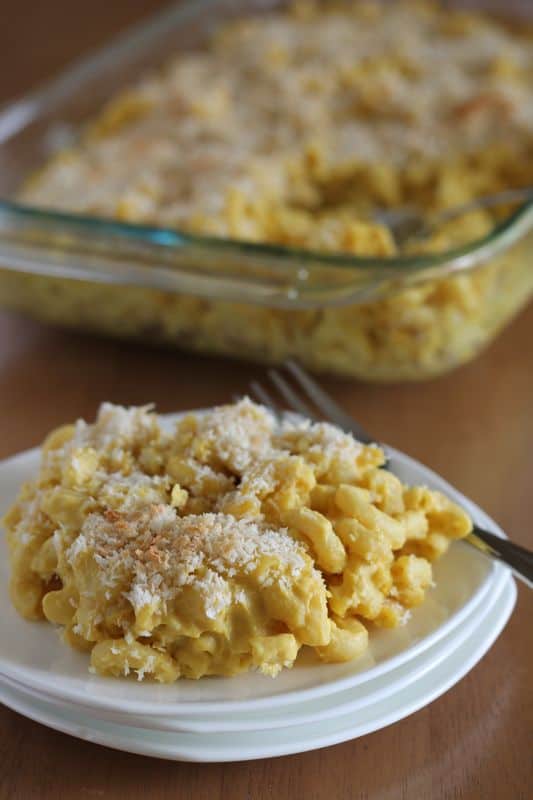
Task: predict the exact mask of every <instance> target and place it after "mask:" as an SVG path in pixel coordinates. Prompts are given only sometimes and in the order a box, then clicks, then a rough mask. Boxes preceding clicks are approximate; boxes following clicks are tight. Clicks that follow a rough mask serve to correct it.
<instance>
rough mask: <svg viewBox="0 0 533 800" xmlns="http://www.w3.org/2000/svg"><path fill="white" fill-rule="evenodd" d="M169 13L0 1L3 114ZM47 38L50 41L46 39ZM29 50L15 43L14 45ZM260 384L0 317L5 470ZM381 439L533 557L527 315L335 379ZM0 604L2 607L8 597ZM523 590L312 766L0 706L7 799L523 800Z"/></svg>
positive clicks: (530, 704) (123, 3)
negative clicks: (131, 749)
mask: <svg viewBox="0 0 533 800" xmlns="http://www.w3.org/2000/svg"><path fill="white" fill-rule="evenodd" d="M162 5H164V3H162V2H160V1H158V0H114V2H113V3H109V2H104V1H103V0H93V2H91V3H84V4H77V3H76V4H70V3H68V2H67V0H55V2H52V3H46V4H44V3H43V4H36V3H33V2H31V0H17V2H15V0H3V3H2V11H1V15H2V26H0V102H1V101H2V100H3V99H7V98H8V97H9V96H13V95H15V94H17V93H18V92H20V91H23V90H27V89H28V88H30V86H32V85H33V84H34V83H35V82H39V81H41V80H42V79H43V78H44V77H46V76H47V75H48V74H50V73H53V72H55V71H57V70H58V69H60V68H61V67H62V66H63V64H64V63H66V62H67V61H68V60H70V59H71V58H72V57H73V56H75V55H79V54H80V53H81V52H82V51H85V50H87V49H89V48H91V47H94V46H95V45H96V44H98V42H100V41H102V40H104V39H105V38H106V37H108V36H110V35H112V34H113V33H114V32H116V31H117V30H119V29H120V28H121V27H122V26H123V25H124V24H125V23H126V22H128V21H133V20H135V19H140V18H141V17H142V16H143V15H144V14H146V13H150V12H151V11H153V10H154V9H156V8H157V7H159V6H162ZM43 30H46V31H48V32H53V35H49V36H44V37H43ZM21 42H24V46H22V45H21ZM260 372H261V370H260V369H259V368H258V367H254V366H252V365H248V364H241V363H237V362H231V361H221V360H214V359H209V358H197V357H193V356H190V355H186V354H182V353H176V352H169V351H159V350H155V349H151V348H148V347H138V346H136V345H134V344H127V343H126V344H125V343H117V342H113V341H110V340H106V339H96V338H90V337H88V336H83V335H77V334H72V333H66V332H62V331H59V330H54V329H51V328H47V327H44V326H41V325H39V324H37V323H33V322H29V321H25V320H20V319H17V318H15V317H11V316H9V315H7V314H0V419H2V425H1V436H0V458H1V457H5V456H7V455H10V454H12V453H14V452H16V451H18V450H22V449H24V448H27V447H31V446H33V445H35V444H38V443H39V442H40V441H41V440H42V438H43V437H44V435H45V434H46V433H47V431H48V430H50V428H52V427H53V426H55V425H58V424H60V423H62V422H64V421H66V420H69V419H74V418H76V417H78V416H85V417H88V418H91V417H92V416H94V413H95V410H96V408H97V406H98V404H99V403H100V402H101V401H102V400H112V401H114V402H117V403H126V404H137V403H146V402H150V401H154V402H155V403H156V404H157V406H158V409H159V410H160V411H163V412H164V411H173V410H179V409H184V408H190V407H193V406H206V405H211V404H213V403H217V402H221V401H225V400H227V399H228V398H230V397H231V395H232V394H233V393H234V392H240V391H243V390H245V388H246V386H247V383H248V381H249V380H250V379H251V378H252V377H256V376H258V375H260ZM325 384H326V386H327V388H328V389H330V390H331V391H332V392H333V393H334V395H335V396H336V397H337V398H338V399H339V400H340V401H341V402H342V403H343V404H344V405H345V407H346V408H347V409H348V410H349V411H351V412H352V413H353V414H355V415H356V416H357V417H358V418H359V419H360V420H361V422H363V423H364V424H365V425H366V426H367V427H368V428H369V429H370V430H372V431H373V432H375V434H376V436H377V437H378V438H380V439H382V440H384V441H387V442H390V443H391V444H393V445H395V446H397V447H399V448H400V449H404V450H406V451H407V452H409V453H411V454H412V455H413V456H415V457H416V458H418V459H420V460H421V461H423V462H424V463H426V464H428V465H429V466H431V467H432V468H434V469H435V470H437V471H438V472H440V473H442V474H443V475H444V476H445V477H446V478H447V479H448V480H450V481H451V482H452V483H453V484H455V485H456V486H458V487H459V488H460V489H461V490H462V491H464V492H465V494H467V495H469V496H470V497H471V498H472V499H473V500H475V501H476V502H478V503H479V504H480V505H482V506H483V507H484V508H485V509H486V510H487V511H488V512H489V513H490V514H491V515H493V516H494V517H495V518H496V519H497V520H498V521H499V522H500V523H501V524H502V525H503V527H504V528H506V529H507V531H508V532H509V533H510V534H511V536H512V537H513V538H514V539H516V541H519V542H522V543H523V544H526V545H529V546H530V547H531V546H533V530H532V524H531V517H532V511H533V502H532V499H531V494H532V493H531V486H532V484H533V425H532V414H533V308H530V309H529V310H527V311H526V312H524V313H523V314H522V315H521V316H520V317H519V318H518V319H517V320H516V321H515V322H514V323H513V324H512V325H511V326H510V327H509V328H508V329H507V330H506V331H505V333H504V334H503V335H502V336H500V338H499V339H498V340H497V341H496V342H495V343H494V344H493V345H492V347H490V348H489V350H488V351H487V352H486V353H485V354H483V355H482V356H481V357H480V358H479V359H478V360H477V361H476V362H475V363H473V364H471V365H469V366H466V367H463V368H461V369H459V370H457V371H456V372H454V373H452V374H451V375H449V376H446V377H443V378H440V379H438V380H434V381H431V382H428V383H423V384H413V385H409V384H401V385H398V386H394V387H387V388H383V387H380V386H371V385H364V384H360V383H353V382H352V383H349V382H344V381H335V380H328V381H326V382H325ZM3 602H6V598H5V597H4V598H3ZM532 615H533V602H532V596H531V593H528V592H527V591H525V590H524V589H523V588H521V589H520V592H519V600H518V605H517V608H516V611H515V612H514V614H513V616H512V618H511V621H510V622H509V624H508V626H507V628H506V629H505V631H504V633H503V634H502V636H501V637H500V638H499V640H498V641H497V643H496V644H495V646H494V647H493V648H492V649H491V651H490V652H489V653H488V654H487V655H486V656H485V658H484V659H483V660H482V661H481V663H480V664H479V665H478V666H477V667H475V669H474V670H472V672H470V673H469V675H468V676H467V677H466V678H465V679H464V680H462V681H461V682H460V683H459V684H458V685H457V686H455V687H454V688H453V689H452V690H450V691H449V692H448V693H447V694H445V695H444V696H443V697H441V698H440V699H439V700H437V701H436V702H434V703H433V704H432V705H431V706H429V707H428V708H425V709H423V710H422V711H419V712H418V713H417V714H415V715H413V716H412V717H409V718H408V719H406V720H403V721H402V722H399V723H397V724H395V725H393V726H391V727H389V728H386V729H384V730H382V731H379V732H377V733H374V734H372V735H370V736H366V737H364V738H362V739H358V740H356V741H353V742H347V743H345V744H341V745H337V746H335V747H331V748H327V749H324V750H320V751H315V752H312V753H307V754H302V755H297V756H288V757H285V758H279V759H269V760H264V761H256V762H248V763H236V764H228V765H189V764H179V763H171V762H164V761H159V760H156V759H148V758H143V757H139V756H133V755H129V754H126V753H120V752H116V751H112V750H108V749H106V748H103V747H99V746H97V745H91V744H88V743H85V742H81V741H78V740H76V739H73V738H70V737H68V736H65V735H62V734H60V733H56V732H54V731H51V730H48V729H47V728H44V727H43V726H41V725H38V724H35V723H33V722H30V721H29V720H27V719H25V718H23V717H21V716H19V715H17V714H15V713H13V712H11V711H9V710H7V709H5V708H2V709H0V765H1V767H2V769H0V800H33V799H34V798H38V799H39V800H41V798H42V800H58V799H61V800H62V799H63V798H67V800H69V799H70V798H76V799H78V798H79V799H80V800H100V798H106V799H107V798H111V799H114V798H117V799H118V798H121V799H122V798H128V800H140V798H143V799H144V798H150V800H167V798H168V799H169V800H170V798H172V799H173V800H181V798H193V799H194V800H219V799H220V800H222V798H224V800H226V798H230V800H245V799H246V800H263V798H264V799H265V800H266V798H276V800H300V798H304V797H305V798H306V800H326V798H328V800H366V799H368V800H441V798H444V799H446V800H447V799H448V798H450V800H451V799H452V798H453V800H456V799H457V800H477V799H478V798H480V799H481V798H483V800H500V798H510V799H512V800H526V798H528V797H529V796H531V795H530V790H531V785H532V778H533V775H532V772H531V759H530V740H531V728H532V721H533V698H532V694H531V688H530V681H529V678H528V668H529V667H530V665H531V659H532V656H533V636H532V630H531V627H532V626H531V619H532Z"/></svg>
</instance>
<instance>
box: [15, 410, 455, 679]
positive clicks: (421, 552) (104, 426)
mask: <svg viewBox="0 0 533 800" xmlns="http://www.w3.org/2000/svg"><path fill="white" fill-rule="evenodd" d="M383 463H384V454H383V452H382V451H381V450H380V449H379V448H378V447H377V446H365V445H362V444H360V443H359V442H357V441H356V440H355V439H354V438H353V437H352V436H351V435H349V434H346V433H343V432H342V431H341V430H340V429H338V428H336V427H334V426H332V425H330V424H327V423H311V422H309V421H307V420H304V419H302V418H300V417H295V416H287V417H286V418H284V420H283V421H282V422H279V421H278V420H276V419H275V418H274V416H273V415H272V414H271V413H270V412H269V411H268V410H267V409H265V408H264V407H262V406H258V405H255V404H254V403H252V402H251V401H250V400H248V399H244V400H241V401H239V402H238V403H235V404H233V405H227V406H221V407H218V408H213V409H211V410H208V411H205V412H199V413H197V414H188V415H186V416H184V417H182V418H181V419H179V421H178V422H177V423H176V425H175V428H174V430H173V431H172V432H166V431H165V430H164V429H162V427H161V426H160V423H159V421H158V418H157V416H156V415H155V414H154V413H153V412H152V411H151V410H150V409H149V408H146V407H145V408H129V409H127V408H122V407H120V406H114V405H111V404H109V403H104V404H103V405H102V406H101V408H100V411H99V413H98V417H97V419H96V422H95V423H94V424H91V425H90V424H87V423H85V422H83V421H78V422H77V423H76V424H75V425H67V426H65V427H62V428H59V429H58V430H56V431H54V432H52V433H51V434H50V435H49V436H48V438H47V439H46V441H45V443H44V445H43V448H42V463H41V468H40V472H39V475H38V476H37V478H36V479H35V480H34V481H31V482H29V483H27V484H25V485H24V486H23V487H22V489H21V492H20V494H19V497H18V499H17V500H16V502H15V504H14V505H13V507H12V508H11V509H10V511H9V512H8V513H7V515H6V517H5V519H4V523H5V526H6V529H7V539H8V545H9V551H10V559H11V583H10V592H11V599H12V601H13V603H14V605H15V607H16V609H17V610H18V612H19V613H20V614H21V615H22V616H24V617H25V618H26V619H31V620H37V619H41V618H43V617H44V618H45V619H47V620H48V621H49V622H52V623H55V624H57V625H60V626H62V630H63V639H64V641H65V642H66V643H67V644H69V645H71V646H72V647H75V648H78V649H81V650H85V651H88V652H90V654H91V655H90V659H91V667H90V669H91V670H92V671H96V672H97V673H100V674H103V675H114V676H125V675H128V674H130V673H133V674H135V675H136V677H137V678H138V679H139V680H142V679H143V678H144V677H150V678H153V679H156V680H158V681H161V682H170V681H175V680H176V679H178V678H180V677H185V678H200V677H202V676H203V675H235V674H237V673H239V672H242V671H245V670H248V669H251V668H252V669H256V670H260V671H261V672H263V673H265V674H268V675H273V676H274V675H276V674H277V673H278V672H279V671H280V670H281V669H282V668H284V667H291V666H292V665H293V664H294V662H295V659H296V657H297V655H298V652H299V651H300V649H301V648H302V647H304V646H307V647H309V648H313V650H314V651H315V653H316V655H317V656H318V658H319V659H320V660H322V661H324V662H339V661H348V660H351V659H354V658H357V657H358V656H359V655H360V654H361V653H363V652H364V651H365V649H366V647H367V644H368V636H369V631H371V630H372V626H373V625H377V626H385V627H394V626H397V625H400V624H402V623H403V622H404V621H405V620H406V619H407V617H408V615H409V609H411V608H412V607H414V606H417V605H418V604H420V603H422V602H423V600H424V594H425V591H426V589H427V588H428V586H430V585H431V584H432V570H431V562H432V561H433V560H434V559H435V558H437V557H438V556H439V555H441V554H442V553H444V552H445V551H446V549H447V547H448V545H449V543H450V541H451V540H453V539H458V538H461V537H463V536H465V535H467V534H468V533H469V531H470V530H471V522H470V520H469V518H468V517H467V515H466V514H465V512H464V511H462V510H461V509H460V508H459V507H458V506H456V505H455V504H454V503H452V502H451V501H450V500H448V499H447V498H446V497H445V496H443V495H442V494H440V493H439V492H436V491H431V490H429V489H427V488H425V487H407V486H404V485H403V484H402V483H401V481H400V480H399V479H398V478H397V477H395V476H394V475H393V474H391V473H390V472H388V471H387V470H385V469H383V468H382V465H383ZM370 635H371V634H370Z"/></svg>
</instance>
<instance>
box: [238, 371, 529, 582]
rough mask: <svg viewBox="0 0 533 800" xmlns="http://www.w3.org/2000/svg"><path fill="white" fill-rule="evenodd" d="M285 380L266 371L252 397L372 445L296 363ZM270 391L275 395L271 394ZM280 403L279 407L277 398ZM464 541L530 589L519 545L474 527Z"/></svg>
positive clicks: (278, 413)
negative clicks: (266, 380) (267, 383)
mask: <svg viewBox="0 0 533 800" xmlns="http://www.w3.org/2000/svg"><path fill="white" fill-rule="evenodd" d="M284 368H285V370H284V371H285V372H286V373H287V377H286V376H285V374H284V373H283V372H281V370H277V369H270V370H268V373H267V375H268V378H269V380H270V384H271V386H269V388H268V389H267V388H266V386H265V385H264V384H262V383H260V382H259V381H252V382H251V383H250V393H251V394H252V396H253V397H254V398H255V399H256V400H259V402H261V403H263V405H266V406H268V407H269V408H270V409H271V411H273V412H274V414H275V415H276V416H277V417H278V418H279V417H280V416H281V415H282V414H283V411H284V408H286V407H288V408H289V410H291V411H295V412H296V413H298V414H301V415H302V416H304V417H307V418H309V419H311V420H313V421H315V422H318V421H324V420H325V421H327V422H332V423H334V424H335V425H337V426H338V427H339V428H342V429H343V430H344V431H349V432H350V433H353V435H354V436H355V438H356V439H358V440H359V441H360V442H362V443H363V444H372V443H375V441H376V440H375V439H374V438H373V437H371V436H370V435H369V434H368V432H367V431H365V429H364V428H363V427H362V426H361V425H359V423H358V422H357V421H356V420H355V419H353V417H351V416H350V415H349V414H347V413H346V411H344V410H343V409H342V408H341V407H340V406H339V405H338V404H337V403H336V402H335V400H334V399H333V398H332V397H331V396H330V395H329V394H328V393H327V392H326V391H324V389H323V388H322V387H321V386H320V385H319V384H318V383H317V382H316V381H315V380H314V379H313V378H311V376H310V375H308V374H307V372H306V371H305V370H304V369H302V367H301V366H300V365H299V364H297V363H296V362H295V361H292V360H291V361H286V362H285V364H284ZM272 389H273V390H274V393H273V394H272ZM278 397H279V399H280V400H281V401H283V403H282V404H280V402H278V400H277V399H276V398H278ZM380 447H382V448H383V450H384V451H385V455H386V456H387V459H388V461H387V464H386V465H385V466H386V468H389V467H390V462H389V452H390V451H388V448H387V447H386V446H384V445H382V444H380ZM465 541H466V542H468V544H470V545H472V546H473V547H475V548H476V549H477V550H481V552H483V553H485V555H488V556H491V557H492V558H495V559H497V560H498V561H501V562H502V563H504V564H506V565H507V566H508V567H510V569H511V570H512V571H513V573H514V574H515V575H516V576H517V578H520V579H521V580H522V581H524V583H526V584H527V585H528V586H529V587H530V588H532V587H533V553H532V552H530V551H529V550H527V549H526V548H525V547H522V546H521V545H518V544H514V543H513V542H510V541H509V540H508V539H502V538H500V537H499V536H497V535H496V534H494V533H491V532H490V531H486V530H483V528H480V527H479V526H478V525H476V524H474V528H473V531H472V533H471V534H470V535H469V536H467V537H466V540H465Z"/></svg>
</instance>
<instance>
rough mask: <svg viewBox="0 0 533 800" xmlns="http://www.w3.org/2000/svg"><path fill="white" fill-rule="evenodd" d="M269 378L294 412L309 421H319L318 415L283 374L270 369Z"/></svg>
mask: <svg viewBox="0 0 533 800" xmlns="http://www.w3.org/2000/svg"><path fill="white" fill-rule="evenodd" d="M268 376H269V378H270V380H271V381H272V383H273V384H275V386H276V388H277V389H278V391H279V393H280V394H281V395H282V397H283V399H284V400H285V401H286V402H287V403H288V405H289V407H290V408H292V410H293V411H298V413H300V414H302V415H303V416H304V417H309V419H318V417H317V415H316V413H315V412H314V411H313V410H312V409H311V408H310V407H309V406H308V405H307V403H305V402H304V401H303V400H302V399H301V398H300V397H299V395H298V394H297V393H296V392H295V391H294V389H293V388H292V386H291V385H290V384H289V383H288V382H287V381H286V380H285V378H284V377H283V375H281V373H279V372H278V371H277V370H276V369H269V370H268Z"/></svg>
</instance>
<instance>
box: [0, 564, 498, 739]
mask: <svg viewBox="0 0 533 800" xmlns="http://www.w3.org/2000/svg"><path fill="white" fill-rule="evenodd" d="M507 583H508V576H507V575H503V576H502V579H501V580H500V581H499V583H498V586H497V587H495V589H494V592H493V593H492V595H491V597H490V599H489V601H488V603H487V604H485V605H483V607H482V608H481V609H479V608H477V607H476V609H474V610H473V611H472V613H471V614H470V615H469V617H468V618H467V620H466V621H465V623H464V624H463V626H461V627H460V629H459V630H454V631H452V632H451V633H449V634H448V635H447V636H446V637H444V639H443V640H441V641H439V642H436V643H435V644H434V645H433V646H432V647H431V648H428V650H427V651H424V652H423V653H421V654H420V656H421V657H423V658H425V659H426V660H425V661H424V662H423V664H422V665H419V666H418V667H417V666H416V664H415V665H414V667H413V661H414V662H416V661H417V659H416V658H415V659H411V660H409V661H407V662H406V663H405V664H402V665H401V666H400V667H399V668H398V669H402V668H405V667H408V666H409V665H410V664H411V665H412V667H411V669H409V670H408V671H407V672H406V673H405V675H403V676H402V677H401V678H400V679H394V676H393V680H392V681H390V682H388V683H387V684H386V685H385V686H383V687H381V688H378V689H377V690H375V691H372V689H370V692H369V693H365V694H364V695H362V696H360V697H359V698H356V699H355V700H352V701H350V700H349V699H347V696H348V695H349V693H350V692H352V693H353V692H354V691H355V690H357V689H361V688H362V687H361V686H355V687H350V688H347V689H345V690H343V691H341V692H335V693H333V694H332V695H327V696H326V697H317V698H314V699H311V700H309V701H302V703H296V704H293V705H291V706H290V707H289V710H288V711H287V713H286V714H284V713H283V710H281V709H280V710H279V717H278V719H276V718H275V717H273V718H270V720H269V723H272V724H268V725H261V724H260V725H259V726H256V727H253V720H252V718H251V716H252V715H253V714H257V712H253V711H250V712H244V713H245V714H249V715H250V716H247V717H245V718H244V719H242V722H245V723H247V724H245V726H244V727H242V726H241V727H239V722H236V723H235V724H234V725H231V724H228V723H226V724H224V723H223V722H222V723H218V722H217V721H216V720H217V719H218V715H207V714H206V715H205V719H203V720H200V721H198V717H196V719H195V718H194V716H193V717H192V718H188V719H187V718H181V717H179V718H177V719H176V721H177V722H178V723H179V724H176V725H172V726H170V725H169V724H166V727H165V724H164V722H165V720H166V719H167V718H168V717H167V716H162V715H160V716H159V717H158V716H156V715H148V716H137V715H135V716H134V715H131V714H124V713H121V712H118V713H117V717H116V719H113V718H112V714H113V712H110V711H108V710H107V709H96V708H94V707H92V706H88V705H86V704H84V703H75V702H73V701H65V700H57V698H54V697H53V696H51V695H49V694H47V693H44V692H38V691H37V690H35V689H34V688H32V687H30V686H27V685H25V684H24V683H22V682H20V681H17V680H15V679H13V678H10V677H7V676H6V675H3V674H2V673H0V684H5V685H7V686H8V687H9V686H10V687H11V688H13V689H14V690H15V691H17V690H20V691H23V692H25V693H26V694H27V695H28V696H30V697H32V698H33V699H35V700H37V701H44V702H46V703H49V704H54V702H57V703H59V705H60V706H61V707H63V708H64V710H66V711H67V712H68V711H70V712H72V713H76V710H78V711H83V712H85V713H87V712H89V713H90V717H91V718H92V719H98V718H99V717H98V713H99V712H100V713H101V712H102V711H103V713H104V716H103V717H102V719H103V720H104V721H106V722H112V723H113V722H114V723H116V724H118V725H131V726H133V727H136V728H146V729H148V730H151V731H154V730H155V731H160V732H162V733H199V734H206V735H210V734H213V733H215V734H219V733H243V732H246V731H250V732H251V731H253V732H260V731H264V732H267V731H271V730H276V729H277V730H279V729H281V728H290V727H296V726H298V725H308V724H314V723H316V722H324V721H328V720H332V719H334V718H336V717H339V716H343V715H346V714H348V713H350V714H352V713H354V712H356V711H360V710H361V709H363V708H366V707H367V706H369V705H372V704H373V703H377V702H381V701H382V700H385V699H386V698H387V697H390V695H392V694H393V693H395V692H398V691H403V690H404V689H406V688H408V687H409V686H411V685H412V684H413V683H414V682H415V681H417V680H419V679H421V678H422V677H424V676H425V675H426V674H427V673H428V672H430V671H431V670H432V669H433V668H434V666H435V665H436V664H437V663H439V662H440V661H442V660H443V659H446V658H448V657H451V656H452V655H453V654H454V653H455V652H456V651H457V650H458V649H459V648H460V647H461V646H462V645H463V644H464V642H465V641H466V640H467V638H468V637H469V636H470V635H471V634H472V633H473V632H474V631H475V630H476V628H477V627H478V626H479V625H483V624H484V623H485V621H486V620H487V619H488V616H489V615H490V614H492V613H493V611H494V608H495V607H496V606H497V603H498V602H499V601H500V600H501V598H502V596H503V595H504V593H505V590H506V586H507ZM430 651H433V652H430ZM392 672H393V673H394V670H392ZM386 675H387V673H385V675H382V676H379V677H378V678H377V679H376V680H379V679H380V678H383V677H385V676H386ZM370 683H372V681H370ZM362 686H363V687H364V684H362ZM338 695H344V696H343V697H341V698H339V697H338ZM328 698H332V700H333V701H334V705H333V706H327V707H326V708H325V709H323V710H322V711H319V712H318V713H316V712H315V713H313V712H312V711H311V710H310V711H309V712H308V713H307V714H305V715H303V716H302V715H301V714H300V715H298V713H296V714H295V712H297V709H298V708H299V707H300V706H305V705H308V704H309V703H310V704H313V703H316V702H317V701H318V702H320V701H323V700H326V699H328ZM339 708H341V709H342V710H340V711H339ZM273 710H274V711H275V713H277V711H278V710H277V709H273ZM128 717H130V719H128ZM295 717H296V718H295ZM276 721H279V722H281V723H282V724H279V725H276V724H275V723H276ZM158 722H159V723H160V724H159V725H157V723H158ZM241 724H242V723H241ZM213 726H215V727H213Z"/></svg>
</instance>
